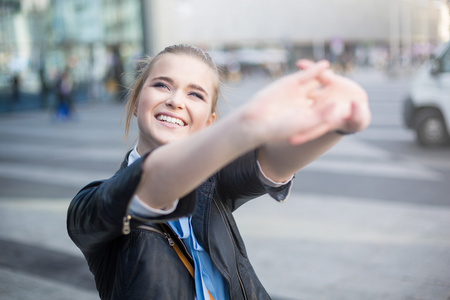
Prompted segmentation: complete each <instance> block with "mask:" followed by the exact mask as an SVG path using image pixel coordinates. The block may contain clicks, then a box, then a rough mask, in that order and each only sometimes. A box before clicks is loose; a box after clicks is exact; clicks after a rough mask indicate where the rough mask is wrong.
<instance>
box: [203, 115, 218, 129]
mask: <svg viewBox="0 0 450 300" xmlns="http://www.w3.org/2000/svg"><path fill="white" fill-rule="evenodd" d="M216 117H217V115H216V113H215V112H213V113H211V114H210V115H209V118H208V120H207V121H206V124H205V127H209V126H210V125H211V124H212V123H214V121H215V120H216Z"/></svg>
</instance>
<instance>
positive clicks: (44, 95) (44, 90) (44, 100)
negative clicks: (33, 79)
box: [39, 68, 49, 108]
mask: <svg viewBox="0 0 450 300" xmlns="http://www.w3.org/2000/svg"><path fill="white" fill-rule="evenodd" d="M39 81H40V83H41V95H40V97H41V108H46V107H47V105H48V91H49V88H48V83H47V78H46V76H45V70H44V69H43V68H40V69H39Z"/></svg>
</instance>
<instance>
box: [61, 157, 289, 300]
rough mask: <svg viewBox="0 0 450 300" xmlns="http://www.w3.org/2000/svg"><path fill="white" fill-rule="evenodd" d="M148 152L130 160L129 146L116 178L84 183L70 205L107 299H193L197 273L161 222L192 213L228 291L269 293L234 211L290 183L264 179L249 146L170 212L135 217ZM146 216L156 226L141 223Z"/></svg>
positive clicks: (279, 194) (72, 231)
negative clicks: (189, 267) (271, 184)
mask: <svg viewBox="0 0 450 300" xmlns="http://www.w3.org/2000/svg"><path fill="white" fill-rule="evenodd" d="M144 159H145V156H144V157H142V158H140V159H139V160H137V161H136V162H135V163H133V164H132V165H131V166H129V167H127V164H128V162H127V160H128V154H127V156H126V158H125V160H124V162H123V163H122V165H121V167H120V169H119V170H118V171H117V173H116V174H115V175H114V176H113V177H112V178H110V179H108V180H101V181H95V182H92V183H90V184H89V185H87V186H85V187H84V188H83V189H82V190H81V191H80V192H79V193H78V194H77V195H76V196H75V198H74V199H73V200H72V202H71V204H70V207H69V210H68V216H67V228H68V233H69V235H70V237H71V239H72V240H73V241H74V243H75V244H76V245H77V246H78V247H79V248H80V249H81V251H82V252H83V254H84V256H85V257H86V260H87V262H88V265H89V268H90V270H91V272H92V273H93V274H94V277H95V282H96V286H97V289H98V291H99V294H100V297H101V299H127V300H131V299H139V300H143V299H158V300H161V299H170V300H173V299H177V300H182V299H190V300H192V299H194V297H195V288H194V281H193V278H192V277H191V276H190V274H189V273H188V271H187V269H186V268H185V266H184V265H183V264H182V262H181V260H180V259H179V257H178V256H177V254H176V252H175V251H174V250H173V249H172V248H171V246H170V244H169V242H168V239H167V238H166V236H165V235H164V234H163V233H162V232H161V230H159V227H160V225H161V224H159V223H161V222H167V221H168V220H172V219H177V218H180V217H183V216H187V215H190V214H192V226H193V228H194V232H195V235H196V237H197V240H198V241H199V243H200V244H201V245H202V246H203V248H204V249H205V250H206V251H208V253H210V255H211V258H212V261H213V263H214V264H215V265H216V267H217V268H218V270H219V271H220V273H222V275H223V276H224V278H225V279H226V281H227V282H228V287H229V294H230V298H231V299H233V300H234V299H258V300H261V299H270V296H269V295H268V293H267V292H266V291H265V289H264V288H263V286H262V284H261V283H260V281H259V280H258V278H257V276H256V274H255V272H254V270H253V268H252V266H251V264H250V262H249V260H248V257H247V253H246V250H245V247H244V243H243V241H242V238H241V236H240V234H239V231H238V229H237V225H236V223H235V220H234V218H233V216H232V212H233V211H234V210H235V209H236V208H238V207H239V206H240V205H242V204H244V203H245V202H247V201H248V200H250V199H253V198H255V197H258V196H260V195H262V194H265V193H269V194H270V195H271V196H272V197H273V198H275V199H277V200H282V199H284V198H285V197H286V196H287V194H288V192H289V188H290V183H289V184H287V185H284V186H282V187H280V188H270V187H267V186H265V185H263V184H262V183H261V181H260V180H259V177H258V172H259V171H258V167H257V165H256V152H250V153H248V154H246V155H244V156H242V157H240V158H239V159H237V160H236V161H234V162H233V163H231V164H230V165H228V166H227V167H225V168H224V169H222V170H221V171H219V172H218V173H217V174H215V175H214V176H212V177H211V178H209V179H208V180H207V181H206V182H204V183H203V184H201V185H200V186H199V187H198V188H197V189H196V190H195V191H193V192H192V193H190V194H189V195H187V196H186V197H184V198H183V199H180V201H179V203H178V206H177V208H176V210H175V211H174V212H173V213H171V214H170V215H166V216H161V217H159V218H158V219H146V220H142V219H136V218H135V217H131V216H130V215H129V213H128V208H129V204H130V202H131V199H132V197H133V195H134V193H135V190H136V188H137V186H138V184H139V181H140V178H141V175H142V163H143V160H144ZM144 223H145V225H146V226H145V227H147V228H148V229H153V228H155V229H156V230H146V229H141V228H137V226H139V225H142V224H144ZM216 300H219V299H216Z"/></svg>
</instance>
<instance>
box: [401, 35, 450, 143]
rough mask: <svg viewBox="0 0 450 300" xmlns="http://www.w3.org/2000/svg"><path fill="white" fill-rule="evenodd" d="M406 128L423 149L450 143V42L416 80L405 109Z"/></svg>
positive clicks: (439, 50)
mask: <svg viewBox="0 0 450 300" xmlns="http://www.w3.org/2000/svg"><path fill="white" fill-rule="evenodd" d="M403 119H404V122H405V125H406V127H408V128H410V129H413V130H415V132H416V136H417V142H418V143H419V144H420V145H422V146H427V147H433V146H443V145H446V144H448V143H449V141H450V42H448V43H447V44H445V45H443V46H442V47H441V48H439V49H438V51H437V52H436V54H435V55H434V56H433V58H431V59H430V60H429V61H427V62H426V63H425V64H424V65H423V67H422V68H421V69H420V71H419V72H418V73H417V75H416V77H415V78H414V79H413V82H412V87H411V91H410V94H409V96H408V97H407V98H406V99H405V101H404V105H403Z"/></svg>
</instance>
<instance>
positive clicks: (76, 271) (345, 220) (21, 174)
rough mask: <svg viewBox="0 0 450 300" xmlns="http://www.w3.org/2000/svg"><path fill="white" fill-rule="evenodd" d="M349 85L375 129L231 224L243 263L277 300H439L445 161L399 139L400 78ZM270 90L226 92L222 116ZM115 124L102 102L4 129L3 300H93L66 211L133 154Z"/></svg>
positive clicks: (38, 115) (448, 156) (449, 285)
mask: <svg viewBox="0 0 450 300" xmlns="http://www.w3.org/2000/svg"><path fill="white" fill-rule="evenodd" d="M352 76H353V77H354V78H355V79H356V80H357V81H359V82H360V83H361V84H362V85H363V86H364V87H365V88H366V90H367V91H368V93H369V97H370V100H371V108H372V112H373V116H374V118H373V122H372V125H371V126H370V128H369V129H368V130H367V131H366V132H364V133H361V134H357V135H353V136H349V137H346V138H345V139H344V141H343V142H342V143H340V144H339V145H338V146H336V147H335V148H333V149H332V150H331V151H330V152H328V153H327V154H326V155H324V156H323V157H322V158H320V159H319V160H317V161H316V162H314V163H313V164H311V165H310V166H308V167H306V168H305V169H304V170H303V171H302V172H299V173H298V174H297V176H296V178H295V184H294V187H293V190H292V195H291V198H290V200H289V201H288V202H287V203H285V204H282V205H279V204H274V203H273V202H272V201H269V200H268V199H265V198H263V199H261V201H255V202H253V203H251V204H249V205H246V206H244V207H243V208H242V209H240V210H239V211H238V212H237V213H236V218H237V220H238V222H239V224H240V227H241V231H242V234H243V236H244V239H245V240H246V243H247V248H248V252H249V256H250V258H251V260H252V262H253V264H254V266H255V269H256V271H257V273H258V274H259V275H260V278H261V280H262V281H263V283H264V284H265V285H266V287H267V289H268V290H269V292H270V293H271V294H272V295H274V298H276V299H304V300H307V299H311V300H313V299H314V300H317V299H346V300H352V299H355V300H356V299H365V300H372V299H373V300H375V299H408V300H416V299H417V300H419V299H423V300H430V299H432V300H436V299H437V300H440V299H442V300H448V299H450V271H448V265H450V207H449V205H450V197H449V195H450V185H449V182H450V180H449V179H450V148H448V147H447V148H440V149H424V148H420V147H419V146H417V145H416V144H415V143H414V136H413V134H412V132H409V131H407V130H405V129H404V128H403V125H402V121H401V101H402V99H403V97H404V96H405V95H406V93H407V90H408V84H409V81H408V80H407V79H405V78H403V79H402V78H400V79H399V78H397V79H395V78H387V77H384V76H382V75H381V74H379V73H376V72H369V73H367V72H363V73H357V74H353V75H352ZM267 82H268V79H262V78H259V79H251V80H245V81H243V82H241V83H238V84H230V85H228V87H227V88H226V89H225V92H224V93H225V95H226V97H227V98H228V99H229V106H238V105H239V104H240V103H242V101H245V99H248V97H249V96H250V95H251V94H252V93H253V92H254V91H255V90H256V89H258V88H259V87H261V86H262V85H264V84H265V83H267ZM231 100H233V101H231ZM228 110H229V107H228V106H226V107H224V108H223V113H224V114H226V113H227V111H228ZM122 112H123V107H121V106H119V105H117V104H100V103H97V104H91V105H84V106H80V107H78V114H77V118H76V119H75V120H73V121H70V122H54V121H52V118H51V116H50V115H49V114H48V113H47V112H45V111H41V112H37V111H33V112H19V113H14V114H9V115H1V116H0V143H1V147H0V219H2V221H3V222H2V223H3V224H2V226H1V227H0V298H1V299H11V300H15V299H22V300H24V299H25V300H26V299H86V300H90V299H98V297H97V296H96V292H95V288H94V285H93V282H92V276H91V275H90V273H89V271H88V270H87V267H86V265H85V262H84V259H83V258H82V255H81V253H80V252H79V250H78V249H76V248H75V246H74V245H73V244H72V243H71V242H70V240H69V238H68V237H67V234H66V232H65V212H66V209H67V205H68V202H69V201H70V199H71V198H72V197H73V196H74V195H75V193H76V192H77V191H78V190H79V189H80V188H81V187H82V186H83V185H84V184H86V183H88V182H90V181H92V180H96V179H99V178H107V177H110V176H111V175H112V174H113V173H114V172H115V170H116V169H117V167H118V165H119V163H120V162H121V160H122V158H123V155H124V153H125V152H126V151H127V150H128V149H129V148H130V147H132V145H133V143H134V140H133V134H132V135H131V136H132V138H130V139H128V140H124V136H123V123H124V119H123V120H122V123H120V120H121V117H122ZM261 203H262V204H261Z"/></svg>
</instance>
